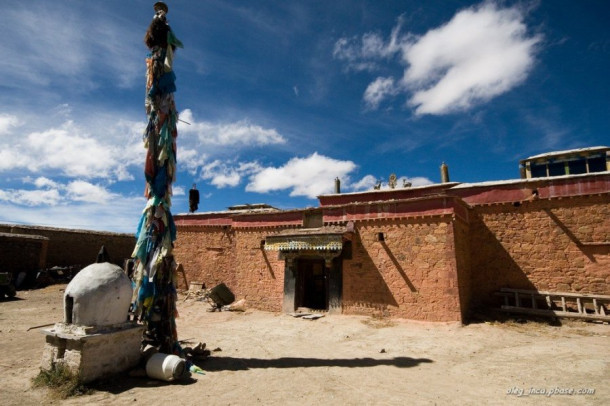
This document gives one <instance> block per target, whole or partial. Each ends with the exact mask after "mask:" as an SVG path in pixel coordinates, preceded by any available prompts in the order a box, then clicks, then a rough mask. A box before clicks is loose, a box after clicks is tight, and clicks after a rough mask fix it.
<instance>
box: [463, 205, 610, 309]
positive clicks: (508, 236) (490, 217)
mask: <svg viewBox="0 0 610 406" xmlns="http://www.w3.org/2000/svg"><path fill="white" fill-rule="evenodd" d="M474 212H475V213H476V214H477V216H472V217H473V218H472V219H471V233H470V245H471V247H472V252H471V265H472V289H473V299H474V302H473V305H479V304H491V303H496V302H497V298H494V297H493V292H494V291H497V290H499V289H500V288H502V287H511V288H522V289H536V290H542V291H546V290H549V291H558V292H581V293H597V294H605V295H608V294H610V272H608V270H609V269H610V205H609V204H608V195H607V194H602V195H596V196H580V197H571V198H561V199H560V198H557V199H540V200H534V201H531V202H523V203H522V204H521V205H520V206H518V207H515V205H513V204H496V205H484V206H477V207H475V208H474Z"/></svg>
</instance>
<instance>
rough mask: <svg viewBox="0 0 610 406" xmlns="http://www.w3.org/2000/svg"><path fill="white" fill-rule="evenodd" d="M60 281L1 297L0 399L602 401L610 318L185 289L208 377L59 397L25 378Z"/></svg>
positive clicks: (192, 334) (184, 329)
mask: <svg viewBox="0 0 610 406" xmlns="http://www.w3.org/2000/svg"><path fill="white" fill-rule="evenodd" d="M64 288H65V285H53V286H49V287H47V288H45V289H39V290H32V291H21V292H18V295H17V298H18V299H16V300H8V301H7V300H4V301H1V302H0V348H1V349H2V357H1V359H0V372H1V374H2V390H1V391H0V393H1V396H0V404H3V405H39V404H66V405H81V404H91V403H95V404H113V405H116V404H147V405H160V404H177V405H204V404H205V405H252V404H282V405H284V404H299V405H313V404H323V403H326V404H328V403H332V404H337V405H402V404H424V405H427V404H430V405H432V404H438V405H445V404H523V405H528V404H534V403H539V402H542V403H545V404H599V405H602V404H606V405H607V404H610V388H609V387H608V383H609V382H610V381H609V378H610V355H609V353H608V346H609V344H610V340H609V339H608V336H610V325H603V324H591V323H582V322H574V321H571V322H564V323H563V325H561V326H551V325H548V324H545V323H536V322H527V323H515V322H506V323H497V322H487V323H485V322H481V323H473V324H470V325H468V326H458V325H447V324H429V323H426V324H422V323H414V322H409V321H404V320H394V321H390V320H387V319H375V318H371V317H360V316H326V317H323V318H320V319H318V320H303V319H300V318H294V317H291V316H289V315H285V314H272V313H265V312H259V311H252V310H247V311H246V312H244V313H237V312H220V313H210V312H207V309H208V308H209V305H208V304H207V303H205V302H203V301H197V300H191V299H188V300H184V296H182V297H181V298H180V300H179V312H180V317H179V318H178V320H177V322H178V332H179V336H180V337H179V338H180V339H181V340H187V341H189V342H191V343H193V344H196V343H197V342H200V341H201V342H205V343H206V344H207V347H208V348H209V349H211V350H214V349H218V350H217V351H214V352H212V355H211V357H210V358H208V359H207V360H206V361H204V362H202V363H200V366H201V367H202V368H203V369H204V370H205V375H199V374H195V375H193V376H192V377H191V379H188V380H185V381H181V382H178V383H173V384H167V383H164V382H159V381H154V380H151V379H147V378H133V377H129V376H127V375H125V376H120V377H117V378H113V379H109V380H107V381H103V382H101V383H98V384H96V385H95V387H94V391H93V392H92V393H91V394H89V395H85V396H80V397H75V398H71V399H68V400H57V399H53V398H51V397H50V396H49V393H48V392H47V390H46V389H33V388H32V385H31V379H32V378H33V377H34V376H36V375H37V374H38V372H39V364H40V358H41V355H42V349H43V346H44V336H43V335H42V334H41V333H40V329H37V328H32V327H36V326H39V325H43V324H47V323H54V322H56V321H61V320H62V318H63V303H62V301H63V290H64ZM28 329H29V331H28ZM186 345H188V344H186ZM543 391H544V392H546V394H541V393H540V392H543ZM570 391H572V394H568V393H566V392H570ZM549 392H553V394H551V395H550V396H549V394H548V393H549ZM556 392H563V393H556ZM579 392H580V393H579Z"/></svg>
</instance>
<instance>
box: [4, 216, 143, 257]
mask: <svg viewBox="0 0 610 406" xmlns="http://www.w3.org/2000/svg"><path fill="white" fill-rule="evenodd" d="M0 232H4V233H10V234H22V235H37V236H43V237H46V238H48V240H49V241H48V248H47V252H46V266H47V267H53V266H72V265H82V266H86V265H89V264H91V263H93V262H95V260H96V259H97V254H98V252H99V250H100V248H101V246H102V245H104V246H105V247H106V250H107V251H108V253H109V255H110V259H111V260H112V262H113V263H115V264H117V265H119V266H123V260H124V259H126V258H130V257H131V252H132V251H133V248H134V246H135V237H134V236H133V235H132V234H120V233H110V232H102V231H87V230H70V229H60V228H48V227H36V226H13V225H1V226H0Z"/></svg>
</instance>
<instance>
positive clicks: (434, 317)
mask: <svg viewBox="0 0 610 406" xmlns="http://www.w3.org/2000/svg"><path fill="white" fill-rule="evenodd" d="M355 227H356V230H357V233H356V235H357V238H355V239H354V241H353V246H352V260H345V261H344V262H343V311H344V313H347V314H350V313H351V314H369V315H370V314H380V315H387V316H392V317H403V318H408V319H414V320H429V321H458V320H461V311H460V301H459V295H458V275H457V265H456V261H455V259H454V255H453V251H454V246H453V245H454V242H453V239H454V237H453V226H452V220H451V216H443V217H428V218H422V219H417V220H415V219H402V220H379V221H365V222H361V223H360V222H359V223H356V224H355ZM380 233H383V241H380V238H379V235H380Z"/></svg>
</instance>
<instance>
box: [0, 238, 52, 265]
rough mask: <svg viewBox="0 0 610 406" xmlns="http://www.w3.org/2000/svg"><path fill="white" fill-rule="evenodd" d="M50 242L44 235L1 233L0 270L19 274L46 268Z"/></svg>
mask: <svg viewBox="0 0 610 406" xmlns="http://www.w3.org/2000/svg"><path fill="white" fill-rule="evenodd" d="M48 244H49V240H48V238H46V237H42V236H32V235H22V234H8V233H0V272H12V273H13V275H17V274H18V273H20V272H28V271H35V270H38V269H42V268H44V267H45V261H46V254H47V247H48Z"/></svg>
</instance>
